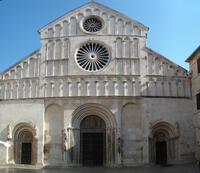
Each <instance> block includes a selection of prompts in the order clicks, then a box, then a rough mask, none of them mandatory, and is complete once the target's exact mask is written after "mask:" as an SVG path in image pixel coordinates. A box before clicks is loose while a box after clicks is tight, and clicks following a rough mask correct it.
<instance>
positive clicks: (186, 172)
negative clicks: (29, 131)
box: [0, 164, 200, 173]
mask: <svg viewBox="0 0 200 173" xmlns="http://www.w3.org/2000/svg"><path fill="white" fill-rule="evenodd" d="M199 172H200V170H198V167H197V166H196V165H192V164H190V165H176V166H167V167H164V166H146V167H132V168H68V169H60V168H59V169H40V170H36V169H35V170H32V169H13V168H12V169H0V173H199Z"/></svg>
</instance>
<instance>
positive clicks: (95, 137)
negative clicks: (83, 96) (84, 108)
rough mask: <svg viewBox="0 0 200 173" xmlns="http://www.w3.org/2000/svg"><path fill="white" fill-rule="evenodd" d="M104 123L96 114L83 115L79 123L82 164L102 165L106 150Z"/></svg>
mask: <svg viewBox="0 0 200 173" xmlns="http://www.w3.org/2000/svg"><path fill="white" fill-rule="evenodd" d="M105 137H106V124H105V122H104V121H103V120H102V119H101V118H100V117H98V116H95V115H91V116H87V117H85V118H84V119H83V120H82V122H81V125H80V139H81V142H80V145H81V156H82V164H83V166H103V165H104V164H105V158H106V155H105V151H106V140H105Z"/></svg>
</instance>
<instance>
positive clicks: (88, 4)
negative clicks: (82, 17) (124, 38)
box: [38, 1, 149, 33]
mask: <svg viewBox="0 0 200 173" xmlns="http://www.w3.org/2000/svg"><path fill="white" fill-rule="evenodd" d="M90 5H95V6H98V7H99V8H103V9H105V10H108V11H112V13H113V15H114V14H116V15H120V16H122V18H126V20H129V21H131V22H133V23H134V24H135V25H136V26H138V27H141V28H142V29H144V30H146V31H148V30H149V28H148V27H147V26H145V25H143V24H142V23H140V22H138V21H136V20H133V19H131V18H129V17H127V16H126V15H124V14H122V13H120V12H118V11H117V10H114V9H112V8H110V7H107V6H105V5H102V4H100V3H97V2H94V1H91V2H88V3H86V4H83V5H82V6H80V7H78V8H75V9H73V10H70V11H69V12H67V13H65V14H64V15H62V16H60V17H58V18H57V19H55V20H53V21H52V22H49V23H48V24H46V25H45V26H43V27H41V28H40V29H39V30H38V32H39V33H40V32H42V31H43V30H45V29H47V28H48V26H49V25H54V24H56V23H57V22H59V21H60V20H62V19H64V18H65V17H67V16H70V15H72V14H74V13H75V12H79V11H80V10H81V9H84V8H86V7H89V6H90Z"/></svg>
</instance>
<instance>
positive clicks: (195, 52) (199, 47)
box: [185, 46, 200, 62]
mask: <svg viewBox="0 0 200 173" xmlns="http://www.w3.org/2000/svg"><path fill="white" fill-rule="evenodd" d="M199 51H200V46H198V47H197V48H196V49H195V50H194V51H193V52H192V54H191V55H190V56H189V57H188V58H187V59H186V60H185V62H190V61H191V60H192V59H193V58H194V56H195V55H196V54H197V53H198V52H199Z"/></svg>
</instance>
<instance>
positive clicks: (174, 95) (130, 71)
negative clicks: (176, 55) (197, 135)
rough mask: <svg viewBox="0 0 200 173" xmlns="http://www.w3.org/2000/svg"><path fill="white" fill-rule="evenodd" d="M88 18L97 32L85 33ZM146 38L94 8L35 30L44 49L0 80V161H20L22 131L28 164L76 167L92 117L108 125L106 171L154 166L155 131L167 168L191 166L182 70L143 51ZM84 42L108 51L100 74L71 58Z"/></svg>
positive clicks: (131, 24)
mask: <svg viewBox="0 0 200 173" xmlns="http://www.w3.org/2000/svg"><path fill="white" fill-rule="evenodd" d="M90 15H91V16H94V15H98V16H99V17H101V18H102V19H103V20H104V26H103V28H102V30H100V31H99V32H97V33H88V32H86V31H84V29H83V26H82V20H83V19H85V18H87V17H88V16H90ZM147 31H148V28H147V27H145V26H144V25H143V24H141V23H139V22H136V21H134V20H132V19H129V18H128V17H126V16H124V15H122V14H121V13H119V12H117V11H115V10H112V9H110V8H107V7H105V6H103V5H100V4H98V3H96V2H90V3H88V4H86V5H84V6H82V7H80V8H78V9H75V10H73V11H71V12H69V13H68V14H66V15H64V16H62V17H60V18H58V19H56V20H54V21H53V22H51V23H49V24H48V25H46V26H44V27H43V28H42V29H40V30H39V33H40V36H41V40H40V41H41V48H40V49H39V50H37V51H35V52H33V53H32V54H30V55H29V56H27V57H25V58H24V59H23V60H22V61H20V62H18V63H16V64H15V65H14V66H12V67H10V68H9V69H7V70H6V71H4V72H3V73H1V75H0V99H1V100H0V120H1V121H0V131H1V133H0V140H1V141H2V143H0V153H6V152H7V155H6V157H0V160H2V162H4V163H18V162H19V161H17V162H16V159H15V161H14V155H16V152H15V150H16V149H15V148H16V147H15V145H16V140H15V138H16V135H15V134H18V133H19V132H21V131H20V129H22V130H23V128H24V130H25V131H27V130H28V131H30V132H31V134H32V135H33V136H34V141H33V144H34V146H35V148H34V147H33V148H34V151H37V152H34V155H33V157H37V159H35V160H36V161H35V160H34V161H35V162H34V163H33V164H37V165H38V164H43V165H45V166H53V165H54V166H55V165H57V166H59V165H60V166H61V165H62V166H78V165H81V164H82V162H81V151H80V123H81V121H82V120H83V118H84V117H86V116H89V115H96V116H99V117H100V118H101V119H102V120H103V121H104V122H105V124H106V129H105V131H106V132H105V135H106V151H107V152H106V156H105V158H106V161H105V166H118V165H125V166H134V165H142V164H147V163H151V162H154V163H155V141H156V140H155V139H154V138H155V134H156V133H157V130H164V132H165V133H166V135H168V136H166V137H167V138H166V139H165V140H167V145H168V148H169V153H168V155H169V158H168V161H169V162H170V163H175V162H176V161H177V162H185V161H191V160H192V159H193V156H192V155H193V151H194V146H193V145H194V144H193V143H194V136H193V127H192V124H191V121H192V116H191V115H192V113H191V112H192V110H191V99H190V97H191V88H190V79H189V77H188V74H187V70H185V69H183V68H181V67H180V66H178V65H176V64H175V63H173V62H171V61H170V60H168V59H167V58H165V57H163V56H162V55H160V54H158V53H156V52H155V51H153V50H151V49H149V48H147V47H146V41H147V37H146V34H147ZM86 42H87V43H89V42H93V43H94V42H95V43H99V44H102V45H103V46H105V47H106V48H107V49H108V52H109V58H110V60H109V63H108V64H107V66H106V67H105V68H103V69H102V70H98V71H90V72H89V71H87V70H83V69H82V68H80V67H79V66H78V64H77V62H76V52H77V50H78V48H80V46H81V45H83V44H84V43H86ZM19 134H20V133H19ZM17 140H18V139H17ZM35 144H36V145H35ZM5 146H7V147H5ZM6 148H7V149H8V150H6ZM19 153H20V151H18V154H19Z"/></svg>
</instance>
